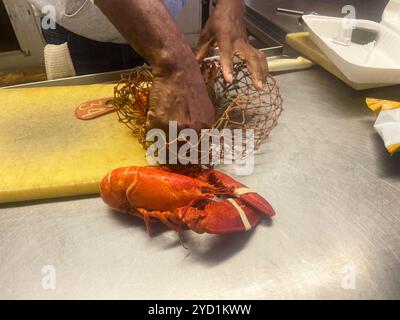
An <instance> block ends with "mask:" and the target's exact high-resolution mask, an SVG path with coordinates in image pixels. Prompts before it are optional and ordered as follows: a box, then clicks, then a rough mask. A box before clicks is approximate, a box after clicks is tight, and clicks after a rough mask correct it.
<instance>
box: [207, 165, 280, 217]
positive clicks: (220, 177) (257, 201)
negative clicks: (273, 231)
mask: <svg viewBox="0 0 400 320" xmlns="http://www.w3.org/2000/svg"><path fill="white" fill-rule="evenodd" d="M202 177H203V178H206V180H208V181H209V183H212V184H214V185H217V186H222V187H223V188H224V189H226V190H230V192H232V196H235V197H237V198H238V199H240V200H242V201H243V202H244V203H246V204H247V205H249V206H251V207H253V208H254V209H256V210H257V211H260V212H262V213H264V214H265V215H266V216H268V217H273V216H274V215H275V211H274V209H273V208H272V206H271V205H270V204H269V202H268V201H267V200H265V199H264V198H263V197H261V196H260V195H259V194H258V193H256V192H254V191H252V190H251V189H249V188H248V187H246V186H245V185H244V184H241V183H240V182H238V181H236V180H235V179H233V178H231V177H230V176H228V175H227V174H225V173H222V172H220V171H217V170H213V169H210V170H208V171H206V172H204V173H203V174H202Z"/></svg>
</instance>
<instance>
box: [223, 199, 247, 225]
mask: <svg viewBox="0 0 400 320" xmlns="http://www.w3.org/2000/svg"><path fill="white" fill-rule="evenodd" d="M228 201H229V202H230V203H231V204H232V205H233V207H234V208H235V209H236V210H237V212H238V213H239V216H240V219H242V222H243V225H244V228H245V230H246V231H249V230H250V229H251V224H250V222H249V219H247V216H246V213H245V212H244V211H243V209H242V208H241V207H240V206H239V205H238V204H237V203H236V201H235V200H233V199H228Z"/></svg>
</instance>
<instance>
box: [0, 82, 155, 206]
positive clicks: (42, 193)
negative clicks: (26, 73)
mask: <svg viewBox="0 0 400 320" xmlns="http://www.w3.org/2000/svg"><path fill="white" fill-rule="evenodd" d="M113 88H114V85H111V84H103V85H90V86H74V87H54V88H32V89H3V90H0V110H1V115H0V203H6V202H16V201H25V200H35V199H48V198H56V197H67V196H76V195H86V194H94V193H98V184H99V182H100V180H101V179H102V178H103V176H105V175H106V174H107V172H108V171H109V170H112V169H114V168H117V167H121V166H127V165H138V166H144V165H148V163H147V161H146V158H145V151H144V150H143V148H142V146H141V145H140V144H139V143H138V142H137V141H136V140H135V138H134V137H133V136H132V134H131V133H130V131H129V129H128V128H127V127H125V126H124V125H123V124H121V123H119V122H118V116H117V114H116V113H111V114H108V115H105V116H103V117H101V118H98V119H94V120H89V121H82V120H78V119H76V118H75V115H74V111H75V108H76V107H77V106H78V105H79V104H81V103H82V102H85V101H88V100H94V99H98V98H104V97H112V96H113Z"/></svg>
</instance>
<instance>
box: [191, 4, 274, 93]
mask: <svg viewBox="0 0 400 320" xmlns="http://www.w3.org/2000/svg"><path fill="white" fill-rule="evenodd" d="M244 13H245V4H244V1H243V0H218V2H217V6H216V8H215V10H214V12H213V14H212V15H211V17H210V18H209V20H208V21H207V23H206V25H205V27H204V29H203V31H202V32H201V35H200V41H199V44H198V47H197V50H196V52H197V54H196V58H197V59H198V60H202V59H204V58H205V57H206V56H207V55H208V53H209V51H210V49H211V48H212V47H215V46H217V45H218V47H219V52H220V59H221V66H222V72H223V75H224V78H225V81H226V82H228V83H231V82H232V80H233V79H232V69H233V57H234V55H237V56H239V57H240V58H241V59H242V60H244V61H245V62H246V64H247V67H248V69H249V71H250V73H251V76H252V81H253V84H254V86H255V87H256V88H258V89H261V88H262V87H263V82H264V81H265V79H266V77H267V75H268V65H267V61H266V56H265V54H264V53H262V52H261V51H259V50H257V49H255V48H254V47H252V46H251V45H250V43H249V40H248V36H247V31H246V25H245V21H244Z"/></svg>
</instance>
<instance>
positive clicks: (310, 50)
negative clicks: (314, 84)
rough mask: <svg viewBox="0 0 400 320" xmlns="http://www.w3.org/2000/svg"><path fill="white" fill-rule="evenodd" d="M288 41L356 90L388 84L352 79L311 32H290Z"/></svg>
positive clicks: (294, 47)
mask: <svg viewBox="0 0 400 320" xmlns="http://www.w3.org/2000/svg"><path fill="white" fill-rule="evenodd" d="M286 43H287V44H288V45H289V46H291V47H292V48H293V49H295V50H297V51H298V52H300V53H301V54H303V55H305V56H306V57H307V58H309V59H310V60H312V61H314V62H315V63H317V64H319V65H320V66H321V67H323V68H324V69H325V70H327V71H328V72H330V73H332V74H333V75H335V76H336V77H338V78H339V79H340V80H342V81H343V82H345V83H347V84H348V85H349V86H350V87H352V88H353V89H355V90H366V89H371V88H378V87H386V86H388V84H370V83H368V84H359V83H354V82H352V81H350V80H349V79H348V78H347V77H346V76H345V75H344V74H343V73H342V72H341V71H340V70H339V69H338V68H337V67H336V66H335V65H334V64H333V63H332V62H331V60H330V59H329V58H328V57H327V56H326V55H325V54H324V53H323V52H322V51H321V50H320V49H319V48H318V47H317V45H316V44H315V43H314V42H313V41H312V40H311V38H310V34H309V33H308V32H296V33H289V34H287V36H286Z"/></svg>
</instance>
